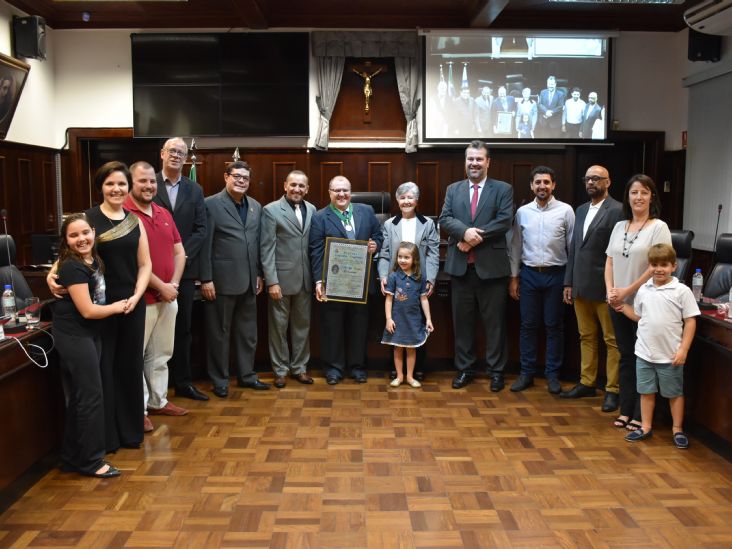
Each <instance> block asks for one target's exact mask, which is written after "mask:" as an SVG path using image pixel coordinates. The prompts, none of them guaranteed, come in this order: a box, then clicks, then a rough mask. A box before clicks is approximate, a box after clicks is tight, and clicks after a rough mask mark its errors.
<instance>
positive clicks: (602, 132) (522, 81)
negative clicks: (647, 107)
mask: <svg viewBox="0 0 732 549" xmlns="http://www.w3.org/2000/svg"><path fill="white" fill-rule="evenodd" d="M511 33H512V34H511V35H501V34H496V33H493V32H488V31H486V32H475V31H467V32H461V31H429V32H426V33H425V36H426V40H425V48H426V51H425V78H424V86H425V87H424V96H425V102H424V108H423V117H424V126H423V127H424V128H425V132H424V139H425V141H428V142H429V141H446V142H452V141H461V142H462V141H464V140H466V139H473V138H476V137H480V138H482V139H488V140H489V141H513V140H519V141H531V140H540V141H549V142H552V141H560V142H562V141H564V142H567V141H582V140H590V139H605V137H606V135H607V127H606V124H607V117H606V116H605V112H606V108H607V105H606V104H605V105H603V104H601V103H600V102H599V98H600V97H604V98H607V97H609V95H610V94H609V52H608V49H609V39H608V38H605V37H600V36H598V37H583V38H577V37H570V36H561V35H557V34H552V35H547V36H541V35H534V34H532V32H528V31H527V32H526V33H523V34H520V33H519V34H517V33H516V31H511Z"/></svg>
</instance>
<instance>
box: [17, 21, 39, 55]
mask: <svg viewBox="0 0 732 549" xmlns="http://www.w3.org/2000/svg"><path fill="white" fill-rule="evenodd" d="M13 50H14V52H15V56H16V57H27V58H30V59H45V58H46V21H45V20H44V19H43V17H40V16H38V15H30V16H28V17H17V16H16V17H13Z"/></svg>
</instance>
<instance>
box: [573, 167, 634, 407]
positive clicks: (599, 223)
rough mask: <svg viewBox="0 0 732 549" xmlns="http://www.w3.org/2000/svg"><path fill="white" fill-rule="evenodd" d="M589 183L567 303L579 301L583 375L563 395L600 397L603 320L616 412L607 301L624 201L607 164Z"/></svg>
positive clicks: (610, 398) (616, 356)
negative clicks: (613, 237)
mask: <svg viewBox="0 0 732 549" xmlns="http://www.w3.org/2000/svg"><path fill="white" fill-rule="evenodd" d="M584 182H585V188H586V189H587V194H588V195H589V196H590V201H589V202H586V203H584V204H582V205H581V206H580V207H579V208H577V215H576V219H575V225H574V235H573V238H572V242H571V245H570V248H569V259H568V261H567V269H566V271H565V275H564V302H565V303H567V304H572V303H574V311H575V315H576V316H577V328H578V330H579V333H580V353H581V356H582V363H581V378H580V382H579V383H578V384H577V385H575V386H574V387H573V388H572V389H570V390H569V391H564V392H562V393H560V395H559V396H560V397H561V398H581V397H591V396H595V384H596V382H597V365H598V352H597V351H598V344H597V336H598V329H597V325H598V322H599V324H600V327H601V328H602V335H603V338H604V339H605V345H606V347H607V362H606V371H607V383H606V384H605V401H604V402H603V404H602V411H603V412H613V411H615V410H617V408H618V372H619V370H618V363H619V360H620V353H619V352H618V346H617V344H616V343H615V331H614V330H613V325H612V322H611V321H610V312H609V309H608V306H607V302H606V300H605V295H606V293H607V291H606V288H605V276H604V273H605V261H606V259H607V255H606V253H605V252H606V250H607V245H608V241H609V240H610V234H611V233H612V231H613V227H614V226H615V224H616V223H617V222H618V221H620V220H622V219H623V205H622V204H621V203H620V202H618V201H617V200H615V199H614V198H613V197H611V196H610V195H609V194H608V188H609V187H610V174H609V173H608V171H607V170H606V169H605V168H603V167H602V166H590V168H589V169H588V170H587V172H586V174H585V177H584Z"/></svg>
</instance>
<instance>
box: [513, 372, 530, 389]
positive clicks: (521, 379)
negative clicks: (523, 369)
mask: <svg viewBox="0 0 732 549" xmlns="http://www.w3.org/2000/svg"><path fill="white" fill-rule="evenodd" d="M533 386H534V378H533V376H527V375H524V374H521V375H520V376H518V378H516V381H514V382H513V385H511V391H513V392H514V393H517V392H519V391H523V390H524V389H528V388H529V387H533Z"/></svg>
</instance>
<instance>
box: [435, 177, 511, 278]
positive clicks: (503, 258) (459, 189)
mask: <svg viewBox="0 0 732 549" xmlns="http://www.w3.org/2000/svg"><path fill="white" fill-rule="evenodd" d="M471 192H472V189H471V188H470V181H468V180H467V179H464V180H463V181H458V182H457V183H453V184H452V185H450V186H449V187H448V188H447V193H446V194H445V204H444V205H443V206H442V213H441V214H440V219H439V223H440V227H441V228H442V229H443V230H444V231H445V232H446V233H447V234H448V235H449V236H448V240H447V257H446V259H445V272H446V273H447V274H450V275H453V276H463V275H464V274H465V273H466V271H467V269H468V254H467V253H464V252H461V251H460V250H458V249H457V244H458V242H460V241H461V240H462V239H463V235H464V234H465V231H466V230H468V229H469V228H470V227H477V228H479V229H482V230H483V231H484V232H483V242H482V243H481V244H480V245H478V246H476V247H475V248H474V251H475V270H476V272H477V273H478V276H479V277H480V278H483V279H488V278H500V277H504V276H509V275H510V274H511V268H510V266H509V263H508V251H507V249H506V233H507V232H508V230H509V229H510V228H511V220H512V219H513V187H512V186H511V185H509V184H508V183H505V182H504V181H498V180H496V179H491V178H490V177H489V178H487V179H486V181H485V187H484V188H483V191H482V192H481V193H480V201H479V202H478V208H477V210H476V212H475V220H473V221H471V219H470V196H471Z"/></svg>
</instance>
